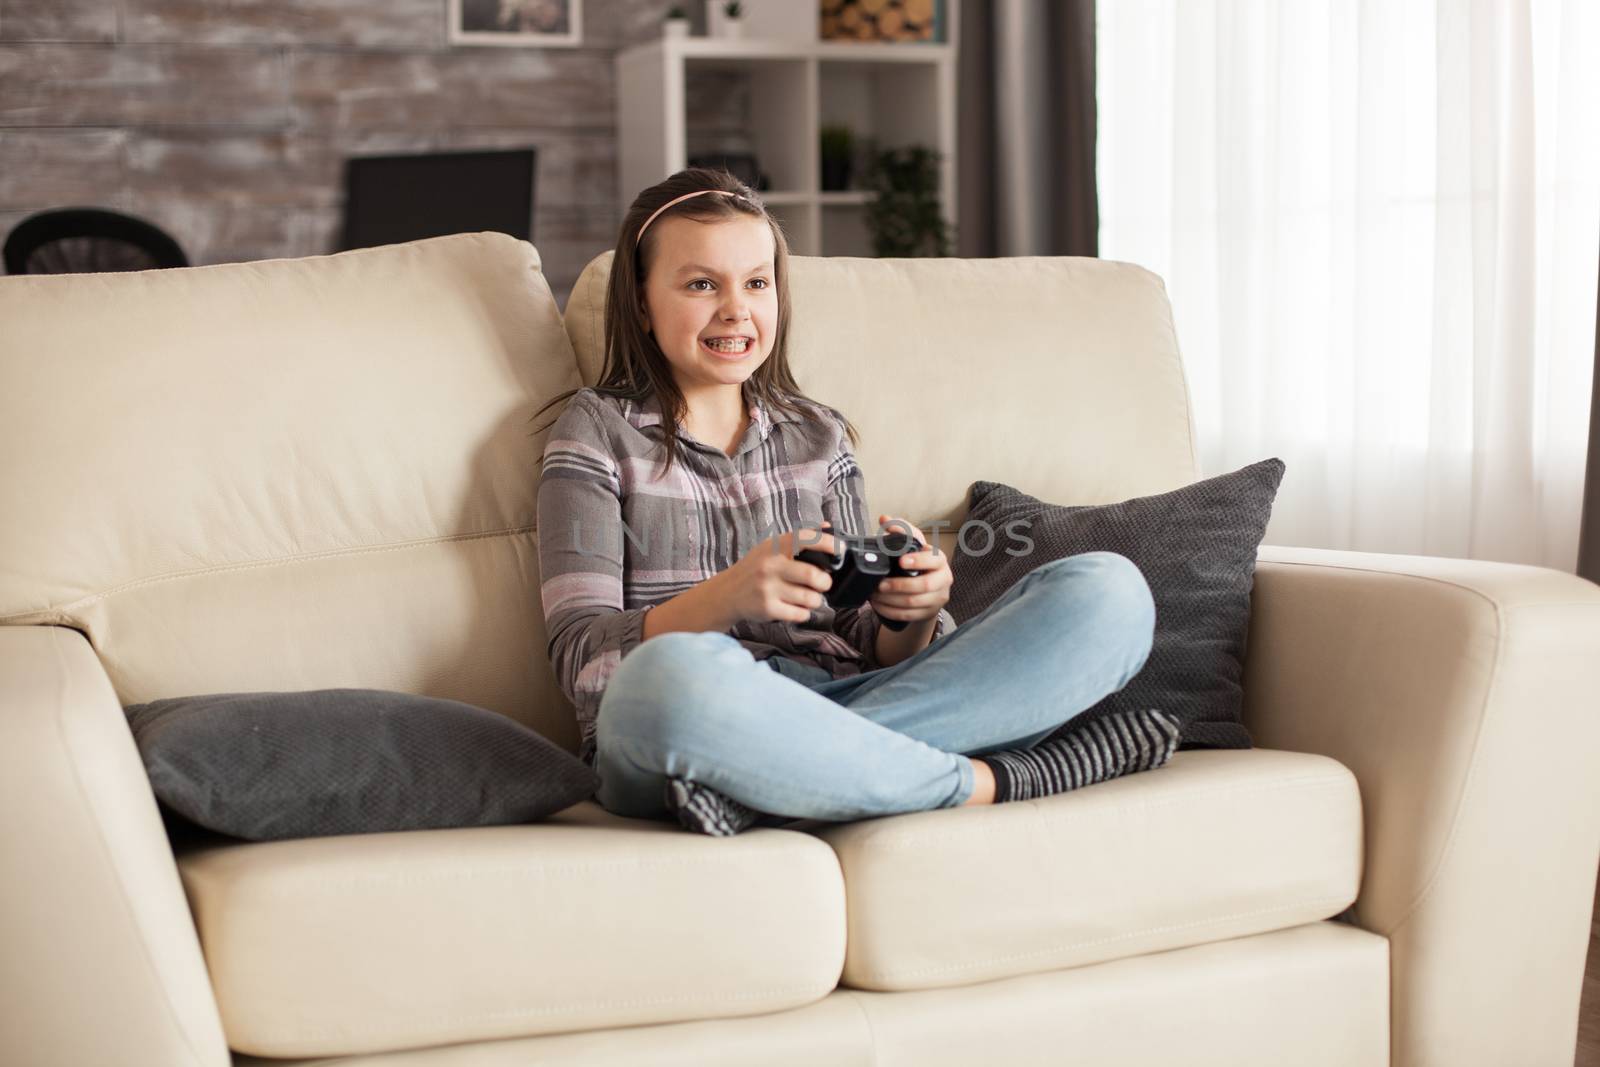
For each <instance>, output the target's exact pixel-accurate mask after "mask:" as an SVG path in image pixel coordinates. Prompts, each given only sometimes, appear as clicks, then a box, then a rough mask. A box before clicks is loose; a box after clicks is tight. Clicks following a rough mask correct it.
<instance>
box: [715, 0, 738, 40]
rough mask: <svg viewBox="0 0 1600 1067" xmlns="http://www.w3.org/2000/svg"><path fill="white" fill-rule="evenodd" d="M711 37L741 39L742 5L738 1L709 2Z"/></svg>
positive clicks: (721, 0) (716, 0)
mask: <svg viewBox="0 0 1600 1067" xmlns="http://www.w3.org/2000/svg"><path fill="white" fill-rule="evenodd" d="M706 7H707V8H708V10H709V13H710V16H711V36H713V37H743V36H744V5H743V4H741V3H740V2H739V0H710V3H708V4H707V5H706Z"/></svg>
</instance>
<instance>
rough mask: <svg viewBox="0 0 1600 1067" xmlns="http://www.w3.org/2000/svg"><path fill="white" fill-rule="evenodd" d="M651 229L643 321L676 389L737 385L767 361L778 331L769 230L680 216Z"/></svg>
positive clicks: (746, 221) (745, 222) (758, 224)
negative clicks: (653, 240)
mask: <svg viewBox="0 0 1600 1067" xmlns="http://www.w3.org/2000/svg"><path fill="white" fill-rule="evenodd" d="M653 229H655V230H656V231H657V233H656V235H655V237H656V247H655V258H654V260H653V262H651V264H650V268H649V273H648V274H647V275H646V277H645V284H644V293H643V299H644V304H645V307H644V311H643V315H644V323H645V329H646V330H647V331H649V332H650V333H653V334H655V338H656V344H658V345H660V346H661V351H662V352H663V353H664V354H665V355H666V357H667V361H668V362H669V363H671V364H672V371H673V377H674V378H675V379H676V381H677V383H678V388H679V389H681V390H682V391H683V392H684V393H685V394H688V393H690V392H694V391H697V390H699V389H705V388H715V387H717V386H725V385H732V386H737V385H739V384H741V383H742V382H744V381H745V379H747V378H749V377H750V375H751V374H753V373H755V369H756V368H757V367H759V366H761V364H762V363H763V362H765V360H766V358H767V356H768V355H770V354H771V352H772V344H773V340H774V338H775V337H776V336H777V330H778V288H777V285H776V281H775V275H774V270H773V260H774V256H775V255H776V252H777V246H776V243H775V242H774V240H773V237H772V230H771V229H770V228H769V227H768V226H767V224H766V223H765V222H763V221H762V220H760V219H753V218H737V219H729V220H727V221H724V222H710V223H707V222H696V221H694V220H693V219H688V218H684V217H682V216H676V217H673V218H669V219H665V220H661V221H658V222H656V223H655V226H654V227H653ZM741 341H742V343H741Z"/></svg>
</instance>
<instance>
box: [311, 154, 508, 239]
mask: <svg viewBox="0 0 1600 1067" xmlns="http://www.w3.org/2000/svg"><path fill="white" fill-rule="evenodd" d="M535 159H536V151H535V149H533V148H513V149H503V150H502V149H496V150H492V151H474V152H426V153H421V154H413V155H395V156H357V157H354V158H351V159H348V160H346V161H345V200H344V232H343V234H342V236H341V243H340V250H341V251H343V250H346V249H351V248H371V247H373V246H374V245H387V244H396V243H398V242H401V241H415V240H418V239H420V238H423V237H439V236H442V235H444V234H448V233H477V232H478V231H480V230H495V231H498V232H500V233H508V234H510V235H511V236H513V237H519V238H521V239H523V240H525V241H531V240H533V198H534V164H535Z"/></svg>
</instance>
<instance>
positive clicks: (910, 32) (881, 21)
mask: <svg viewBox="0 0 1600 1067" xmlns="http://www.w3.org/2000/svg"><path fill="white" fill-rule="evenodd" d="M820 3H821V5H822V39H823V40H824V41H840V40H843V41H932V40H935V39H936V38H935V34H934V0H820Z"/></svg>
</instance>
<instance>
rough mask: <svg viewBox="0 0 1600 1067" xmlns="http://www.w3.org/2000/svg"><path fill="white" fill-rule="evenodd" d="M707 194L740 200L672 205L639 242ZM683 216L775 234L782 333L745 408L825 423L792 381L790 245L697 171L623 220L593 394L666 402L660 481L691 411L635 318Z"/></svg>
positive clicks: (745, 189) (774, 223)
mask: <svg viewBox="0 0 1600 1067" xmlns="http://www.w3.org/2000/svg"><path fill="white" fill-rule="evenodd" d="M704 189H721V190H725V191H726V192H729V193H733V194H735V195H734V196H695V197H691V198H689V199H688V200H685V201H684V202H683V203H681V204H674V205H673V206H672V207H670V208H668V209H667V210H665V211H663V212H662V213H661V215H660V216H659V217H658V218H656V219H655V221H654V222H652V223H651V225H650V228H649V229H647V230H645V232H644V238H643V240H639V236H638V235H639V227H640V226H643V225H644V223H645V220H646V219H649V218H650V217H651V216H652V215H653V214H655V212H656V210H657V209H658V208H660V207H661V206H662V205H663V204H667V203H670V202H671V201H673V200H675V199H677V198H678V197H680V196H683V195H684V194H685V193H693V192H697V191H700V190H704ZM677 216H683V217H686V218H690V219H693V220H695V221H696V222H708V223H709V222H724V221H727V220H729V219H737V218H741V217H743V218H754V219H760V220H761V221H763V222H765V223H766V224H767V225H768V226H769V227H770V228H771V229H772V240H773V245H774V246H775V248H776V251H775V252H774V254H773V263H772V266H773V284H774V285H775V286H776V288H777V290H778V331H777V337H776V338H775V339H774V340H773V344H772V352H771V354H769V355H768V356H767V358H766V360H764V361H763V362H762V364H761V366H759V367H757V368H756V369H755V371H754V372H752V373H751V375H750V377H749V378H747V379H746V380H745V382H744V385H743V388H742V392H743V397H744V402H745V403H746V404H747V405H748V404H749V403H750V401H751V399H752V398H759V399H760V400H761V401H763V402H764V403H765V404H766V405H767V406H768V408H769V409H770V408H777V409H778V410H780V411H783V412H786V413H788V414H790V415H797V416H799V417H800V418H802V419H810V420H814V421H821V420H822V418H823V416H822V415H821V414H820V413H819V412H817V411H815V410H812V409H811V408H809V407H806V406H803V405H802V403H797V401H801V402H805V403H807V404H810V403H815V401H810V400H808V398H807V397H806V396H805V395H804V394H803V393H801V391H800V387H799V385H797V384H796V383H795V380H794V376H793V375H792V374H791V373H790V372H789V354H788V349H789V345H788V342H789V242H788V241H787V240H785V239H784V236H783V228H782V227H781V226H779V225H778V220H777V219H775V218H773V217H772V215H771V214H769V213H768V211H767V207H766V205H765V204H763V203H762V202H761V201H760V200H759V199H757V197H756V194H755V192H754V191H753V190H751V188H750V187H749V186H748V185H746V184H745V183H744V182H741V181H740V180H739V179H737V178H735V177H734V176H733V175H731V174H729V173H728V172H727V171H723V170H707V169H702V168H698V167H691V168H689V169H688V170H680V171H679V172H678V173H676V174H674V175H673V176H672V177H670V178H668V179H666V180H665V181H662V182H660V183H658V184H656V185H652V186H650V188H648V189H646V190H644V191H643V192H642V193H640V194H639V195H638V196H636V197H635V198H634V200H633V204H632V205H631V206H630V207H629V208H628V211H627V214H626V215H624V216H623V219H622V229H621V231H620V232H619V233H618V235H617V248H616V254H615V256H613V257H612V260H611V278H610V282H609V284H608V287H607V290H606V311H605V347H606V358H605V364H604V366H603V367H602V368H601V371H600V380H599V382H597V383H596V384H595V386H594V391H595V392H597V393H600V394H602V395H604V396H611V397H617V398H627V399H630V400H634V401H642V400H644V399H645V398H647V397H649V396H651V395H654V396H656V397H658V398H659V399H660V401H661V412H662V418H663V423H664V426H663V429H665V430H667V431H668V432H667V433H666V462H665V463H664V464H663V466H662V468H661V473H660V475H658V477H660V476H661V475H665V474H666V472H667V471H668V470H670V469H671V467H672V461H673V459H674V458H675V457H676V456H677V454H678V438H677V435H676V434H675V433H673V432H671V430H670V428H671V427H675V426H677V425H679V424H681V423H682V421H683V419H684V416H685V415H687V414H688V404H687V403H686V402H685V401H684V399H683V393H682V392H681V391H680V390H679V389H678V384H677V382H676V381H674V380H673V377H672V365H671V364H670V363H669V362H668V361H667V357H666V356H665V355H664V354H663V353H662V351H661V346H660V345H659V344H657V343H656V339H655V338H654V337H653V336H651V335H650V334H649V333H648V332H646V330H645V327H644V324H643V323H642V322H641V321H640V318H639V315H638V314H637V313H636V312H640V311H643V309H644V298H643V291H644V282H645V276H646V274H647V273H648V265H649V263H650V262H651V261H652V260H653V259H654V258H655V252H656V243H657V241H658V240H659V239H658V238H657V237H656V234H657V233H658V232H659V226H660V224H661V222H662V221H663V220H665V219H670V218H674V217H677ZM580 388H581V387H580ZM576 392H578V390H577V389H569V390H567V391H566V392H564V393H562V394H561V395H560V396H557V397H554V398H553V399H551V400H549V401H548V402H546V403H545V404H544V405H543V406H541V407H540V408H539V410H538V411H536V412H534V413H533V417H534V418H538V417H539V415H540V413H542V412H543V411H545V410H546V409H547V408H549V407H551V406H552V405H554V404H557V403H560V402H561V401H563V400H566V399H568V398H569V397H571V396H572V395H573V394H574V393H576ZM840 418H842V419H844V427H845V432H846V433H847V434H848V435H849V437H850V444H851V447H852V448H853V447H855V445H856V443H857V441H858V440H859V437H858V434H857V433H856V428H855V426H854V425H853V424H852V423H851V422H850V420H849V419H848V418H845V416H844V415H843V413H842V412H841V413H840ZM668 420H670V422H668ZM530 421H531V420H530ZM535 432H537V431H535Z"/></svg>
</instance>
